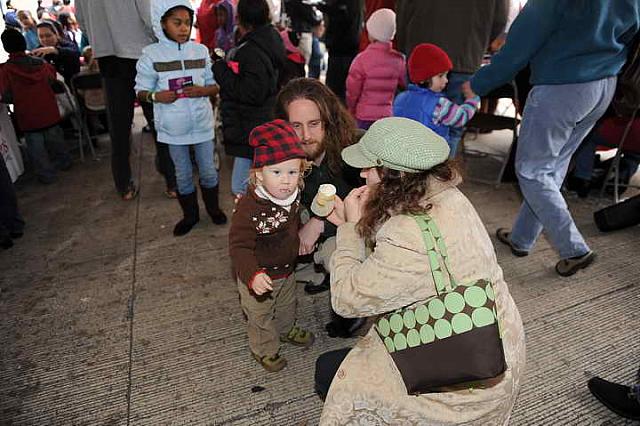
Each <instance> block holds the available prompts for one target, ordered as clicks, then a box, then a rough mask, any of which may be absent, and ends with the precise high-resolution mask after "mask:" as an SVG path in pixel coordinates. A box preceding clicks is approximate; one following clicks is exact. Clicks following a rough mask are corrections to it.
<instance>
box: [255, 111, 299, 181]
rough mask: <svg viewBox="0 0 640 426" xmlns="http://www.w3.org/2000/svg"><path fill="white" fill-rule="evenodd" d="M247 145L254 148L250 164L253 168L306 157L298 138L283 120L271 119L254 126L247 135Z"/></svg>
mask: <svg viewBox="0 0 640 426" xmlns="http://www.w3.org/2000/svg"><path fill="white" fill-rule="evenodd" d="M249 145H250V146H252V147H254V148H255V149H254V151H253V165H252V167H253V168H255V169H259V168H260V167H264V166H271V165H273V164H278V163H282V162H283V161H287V160H291V159H293V158H306V157H307V156H306V154H305V153H304V151H303V150H302V144H301V143H300V138H299V137H298V135H297V134H296V132H295V130H293V128H292V127H291V125H290V124H289V123H287V122H286V121H284V120H273V121H270V122H268V123H265V124H262V125H260V126H257V127H256V128H254V129H253V130H252V131H251V134H250V135H249Z"/></svg>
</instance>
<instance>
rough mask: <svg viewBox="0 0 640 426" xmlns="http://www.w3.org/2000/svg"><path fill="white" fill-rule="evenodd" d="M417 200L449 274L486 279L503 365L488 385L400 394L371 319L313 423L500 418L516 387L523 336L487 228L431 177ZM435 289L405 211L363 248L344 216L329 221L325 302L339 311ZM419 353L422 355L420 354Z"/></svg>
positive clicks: (383, 306)
mask: <svg viewBox="0 0 640 426" xmlns="http://www.w3.org/2000/svg"><path fill="white" fill-rule="evenodd" d="M425 202H428V203H431V204H432V205H433V208H432V210H431V211H430V215H431V217H432V218H433V219H434V220H435V222H436V224H437V225H438V228H439V229H440V232H441V233H442V235H443V236H444V239H445V242H446V246H447V249H448V253H449V260H450V262H451V267H452V269H453V274H454V275H455V277H456V278H457V279H458V281H466V280H473V279H478V278H489V279H490V280H491V281H492V282H493V283H494V289H495V292H496V303H497V306H498V318H499V321H500V322H501V326H502V330H503V343H504V349H505V356H506V361H507V366H508V369H507V371H506V372H505V373H504V375H503V376H501V377H500V378H499V379H497V380H496V381H495V382H496V383H494V384H493V386H490V387H486V388H484V389H479V388H475V389H464V390H457V391H450V392H442V393H430V394H423V395H420V396H410V395H408V394H407V390H406V388H405V386H404V382H403V381H402V377H401V376H400V373H399V372H398V370H397V368H396V367H395V364H394V363H393V360H392V359H391V357H390V356H389V354H388V353H387V351H386V349H385V347H384V345H383V343H382V341H381V340H380V339H379V337H378V335H377V334H376V331H375V330H374V329H373V328H372V329H371V330H370V331H369V333H368V334H367V335H366V336H365V337H363V338H362V339H361V340H360V341H359V342H358V344H357V345H356V346H355V347H354V348H353V350H352V351H351V352H350V353H349V355H348V356H347V358H346V359H345V360H344V362H343V363H342V365H341V366H340V368H339V370H338V372H337V374H336V377H335V378H334V380H333V382H332V384H331V388H330V389H329V393H328V395H327V399H326V402H325V405H324V409H323V411H322V417H321V419H320V424H321V425H504V424H507V423H508V422H509V416H510V413H511V410H512V408H513V405H514V403H515V400H516V396H517V394H518V390H519V386H520V378H521V377H522V374H523V372H524V366H525V342H524V330H523V326H522V320H521V319H520V314H519V312H518V308H517V307H516V305H515V304H514V302H513V299H512V298H511V295H510V294H509V288H508V287H507V284H506V283H505V281H504V279H503V276H502V269H501V268H500V266H499V265H498V262H497V260H496V255H495V251H494V248H493V245H492V243H491V240H490V239H489V236H488V235H487V231H486V229H485V227H484V225H483V224H482V221H481V220H480V218H479V217H478V214H477V213H476V211H475V209H474V208H473V206H472V205H471V203H470V202H469V200H468V199H467V198H466V197H465V196H464V195H463V194H462V193H461V192H460V191H459V190H458V189H457V188H456V187H455V186H454V184H445V183H441V182H439V181H436V180H432V182H431V188H430V191H429V195H428V196H427V199H426V200H425ZM433 295H435V284H434V283H433V278H432V277H431V273H430V271H429V259H428V258H427V254H426V249H425V247H424V242H423V239H422V235H421V233H420V230H419V228H418V225H417V224H416V223H415V221H414V219H412V218H411V217H408V216H403V215H399V216H394V217H392V218H391V219H389V220H388V221H387V222H386V223H385V224H384V225H383V226H382V227H381V228H380V230H379V231H378V233H377V235H376V247H375V250H374V252H373V253H372V254H371V255H370V256H368V257H366V256H365V244H364V241H363V240H362V239H361V238H360V237H359V236H358V234H357V233H356V230H355V226H354V225H353V224H344V225H342V226H340V227H339V228H338V235H337V249H336V251H335V252H334V254H333V257H332V259H331V301H332V304H333V308H334V309H335V311H336V312H337V313H338V314H340V315H342V316H345V317H368V316H372V315H378V314H381V313H386V312H389V311H391V310H394V309H397V308H400V307H403V306H406V305H409V304H412V303H415V302H418V301H421V300H424V299H427V298H429V297H431V296H433ZM425 362H429V361H428V360H425Z"/></svg>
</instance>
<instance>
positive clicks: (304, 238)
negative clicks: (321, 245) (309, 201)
mask: <svg viewBox="0 0 640 426" xmlns="http://www.w3.org/2000/svg"><path fill="white" fill-rule="evenodd" d="M323 231H324V222H323V221H321V220H320V219H317V218H315V217H312V218H311V219H309V222H307V223H306V224H305V225H304V226H303V227H302V228H300V231H298V236H299V237H300V249H298V254H299V255H301V256H304V255H305V254H310V253H313V251H314V250H315V249H316V243H317V242H318V238H320V235H321V234H322V232H323Z"/></svg>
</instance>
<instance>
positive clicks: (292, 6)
mask: <svg viewBox="0 0 640 426" xmlns="http://www.w3.org/2000/svg"><path fill="white" fill-rule="evenodd" d="M284 11H285V13H286V14H287V16H288V17H289V19H290V20H291V30H292V31H295V32H297V33H310V32H311V31H312V30H313V27H314V26H315V25H318V24H319V23H320V20H319V19H318V17H317V16H316V12H315V9H314V7H313V6H311V5H308V4H304V3H302V0H285V2H284Z"/></svg>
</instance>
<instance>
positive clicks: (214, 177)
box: [169, 141, 218, 195]
mask: <svg viewBox="0 0 640 426" xmlns="http://www.w3.org/2000/svg"><path fill="white" fill-rule="evenodd" d="M190 146H192V147H193V150H194V152H195V154H196V163H198V175H199V176H200V186H202V187H203V188H214V187H216V186H218V171H217V170H216V168H215V166H214V165H213V141H209V142H202V143H196V144H193V145H169V154H171V159H172V160H173V164H174V166H175V168H176V183H177V184H178V193H180V195H189V194H191V193H193V192H194V191H195V190H196V188H195V186H194V185H193V166H192V165H191V155H190V154H189V147H190Z"/></svg>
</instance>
